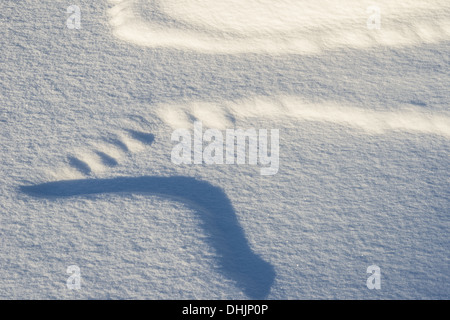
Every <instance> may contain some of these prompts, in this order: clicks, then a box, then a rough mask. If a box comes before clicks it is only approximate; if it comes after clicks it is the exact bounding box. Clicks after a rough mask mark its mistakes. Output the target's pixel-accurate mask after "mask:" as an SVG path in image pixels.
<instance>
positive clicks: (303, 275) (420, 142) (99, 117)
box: [0, 0, 450, 299]
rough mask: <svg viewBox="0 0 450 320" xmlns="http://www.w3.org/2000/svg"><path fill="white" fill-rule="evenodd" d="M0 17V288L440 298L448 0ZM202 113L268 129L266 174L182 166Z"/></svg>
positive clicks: (445, 288)
mask: <svg viewBox="0 0 450 320" xmlns="http://www.w3.org/2000/svg"><path fill="white" fill-rule="evenodd" d="M71 5H78V6H79V7H80V9H81V26H82V28H81V29H78V30H77V29H69V28H67V26H66V20H67V18H68V17H69V15H70V14H68V13H67V8H68V7H69V6H71ZM369 6H378V7H379V8H380V9H381V22H382V24H381V29H380V30H369V29H368V27H367V23H366V22H367V19H368V17H369V15H370V13H368V11H367V10H366V9H367V8H368V7H369ZM0 24H1V29H0V33H1V37H0V44H1V45H0V51H1V55H0V57H1V58H0V70H1V73H0V88H1V90H0V97H1V105H0V132H1V135H0V147H1V153H0V154H1V161H0V173H1V176H2V183H1V184H0V190H1V192H0V239H1V242H0V271H1V279H0V298H3V299H11V298H16V299H31V298H35V299H88V298H89V299H255V298H256V299H424V298H428V299H449V298H450V289H449V283H450V267H449V266H450V264H449V262H450V261H449V260H450V259H449V248H450V243H449V227H450V221H449V220H450V219H449V211H450V173H449V169H450V160H449V151H450V143H449V141H450V109H449V102H450V97H449V90H448V89H449V85H450V72H449V70H450V69H449V67H450V59H449V52H450V41H449V40H450V3H449V2H448V1H444V0H442V1H441V0H427V1H425V0H423V1H422V0H414V1H413V0H400V1H395V2H393V1H388V0H378V1H363V0H362V1H356V0H345V1H339V2H338V1H329V0H317V1H306V0H297V1H294V0H278V1H265V0H259V1H256V0H248V1H237V0H223V1H220V2H216V1H211V0H202V1H199V0H196V1H194V0H165V1H163V2H160V1H156V0H155V1H152V0H115V1H84V0H77V1H57V2H55V1H50V0H42V1H20V2H17V1H12V0H3V1H2V2H1V4H0ZM195 120H199V121H202V122H203V125H204V127H205V128H207V127H208V128H217V129H220V130H224V129H226V128H241V129H249V128H256V129H279V130H280V168H279V172H278V173H277V174H276V175H273V176H261V175H260V174H259V173H260V170H259V169H260V168H259V167H258V166H252V165H206V164H204V165H175V164H173V163H172V162H171V161H170V154H171V150H172V148H173V146H174V143H173V142H172V141H171V133H172V131H173V130H174V129H177V128H188V129H192V126H193V121H195ZM70 265H78V266H79V267H80V269H81V277H82V288H81V290H78V291H72V290H68V288H67V287H66V280H67V278H68V277H69V274H67V273H66V269H67V267H68V266H70ZM370 265H378V266H379V267H380V268H381V275H382V278H381V281H382V283H381V290H369V289H368V288H367V287H366V280H367V278H368V276H369V274H366V270H367V267H369V266H370Z"/></svg>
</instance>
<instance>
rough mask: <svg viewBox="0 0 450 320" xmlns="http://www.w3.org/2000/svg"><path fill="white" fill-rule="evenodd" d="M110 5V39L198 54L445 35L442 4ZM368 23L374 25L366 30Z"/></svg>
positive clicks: (231, 1) (229, 0) (449, 11)
mask: <svg viewBox="0 0 450 320" xmlns="http://www.w3.org/2000/svg"><path fill="white" fill-rule="evenodd" d="M110 2H111V3H113V4H114V6H113V7H112V8H111V9H110V10H109V17H110V23H111V25H112V27H113V32H114V34H115V36H117V37H118V38H120V39H122V40H125V41H129V42H132V43H134V44H138V45H142V46H148V47H169V48H177V49H182V50H186V49H188V50H195V51H199V52H204V53H228V54H236V53H248V52H250V53H270V54H289V53H296V54H302V53H303V54H311V53H317V52H320V51H323V50H326V49H335V48H342V47H350V48H369V47H373V46H380V45H381V46H390V47H396V46H413V45H417V44H420V43H437V42H441V41H445V40H447V39H449V37H450V4H449V2H448V1H443V0H433V1H429V0H427V1H425V0H402V1H395V2H392V1H388V0H382V1H377V3H376V6H374V3H373V1H367V0H364V1H360V0H350V1H346V3H345V5H343V4H342V3H341V2H338V1H331V0H318V1H314V2H311V1H306V0H278V1H268V0H249V1H238V0H226V1H220V2H217V1H211V0H201V1H198V0H195V1H193V0H165V1H154V0H110ZM378 14H379V15H378ZM377 17H379V19H378V18H377ZM374 21H379V24H377V27H376V28H373V27H371V26H370V27H369V24H372V23H373V22H374Z"/></svg>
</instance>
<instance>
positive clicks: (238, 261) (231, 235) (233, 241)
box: [20, 176, 275, 299]
mask: <svg viewBox="0 0 450 320" xmlns="http://www.w3.org/2000/svg"><path fill="white" fill-rule="evenodd" d="M20 189H21V191H22V192H24V193H26V194H28V195H31V196H36V197H71V196H77V195H88V194H100V193H117V192H127V193H133V192H138V193H142V192H144V193H151V194H162V195H166V196H171V197H176V198H181V199H182V201H183V202H186V203H188V204H189V203H190V204H193V205H194V206H199V207H200V208H201V209H202V210H196V211H197V212H198V213H199V214H200V218H201V221H202V226H203V228H204V229H205V231H206V233H207V234H208V241H209V242H210V244H211V245H212V246H213V248H214V249H215V250H216V252H217V255H218V259H219V262H220V267H221V270H222V271H223V273H224V274H225V275H227V276H228V277H230V278H231V279H233V280H234V281H236V282H237V285H238V287H240V288H241V289H242V290H243V291H244V293H245V294H247V295H248V296H249V297H250V298H252V299H262V298H265V297H266V296H267V295H268V293H269V291H270V288H271V286H272V283H273V281H274V278H275V271H274V268H273V266H272V265H271V264H269V263H268V262H266V261H264V260H263V259H261V257H259V256H258V255H257V254H255V253H254V252H253V251H252V249H251V248H250V246H249V244H248V241H247V239H246V237H245V234H244V231H243V229H242V227H241V226H240V225H239V222H238V220H237V217H236V214H235V211H234V208H233V206H232V204H231V202H230V200H229V199H228V197H227V195H226V194H225V193H224V192H223V190H222V189H221V188H218V187H216V186H213V185H211V184H210V183H208V182H205V181H200V180H197V179H195V178H190V177H182V176H175V177H152V176H144V177H121V178H113V179H84V180H68V181H56V182H49V183H43V184H38V185H32V186H22V187H21V188H20Z"/></svg>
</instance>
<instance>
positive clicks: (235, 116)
mask: <svg viewBox="0 0 450 320" xmlns="http://www.w3.org/2000/svg"><path fill="white" fill-rule="evenodd" d="M157 114H158V116H159V117H160V118H161V119H162V120H163V122H165V123H166V124H167V125H169V126H171V127H172V128H174V129H178V128H191V127H192V123H193V121H201V122H202V123H203V124H204V125H205V126H206V127H209V128H215V129H226V128H233V127H234V124H233V120H245V119H247V118H260V119H261V118H265V119H269V120H271V119H278V120H286V121H315V122H323V123H331V124H338V125H342V126H347V127H352V128H357V129H362V130H363V132H365V133H367V134H384V133H388V132H392V131H404V132H410V133H414V132H416V133H421V134H434V135H439V136H443V137H445V138H447V139H450V117H449V116H448V115H446V114H442V113H435V112H426V111H424V110H423V109H422V110H421V109H419V108H417V107H412V106H411V107H410V108H405V109H400V110H396V111H379V110H373V109H363V108H359V107H355V106H342V105H339V104H337V103H333V102H329V103H319V104H318V103H308V102H305V101H304V100H303V99H302V98H300V97H297V96H280V97H275V98H269V97H255V98H251V99H245V100H240V101H225V102H222V103H210V102H204V101H203V102H192V101H191V102H185V103H177V104H166V105H160V106H159V107H158V111H157ZM211 115H213V116H211Z"/></svg>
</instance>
